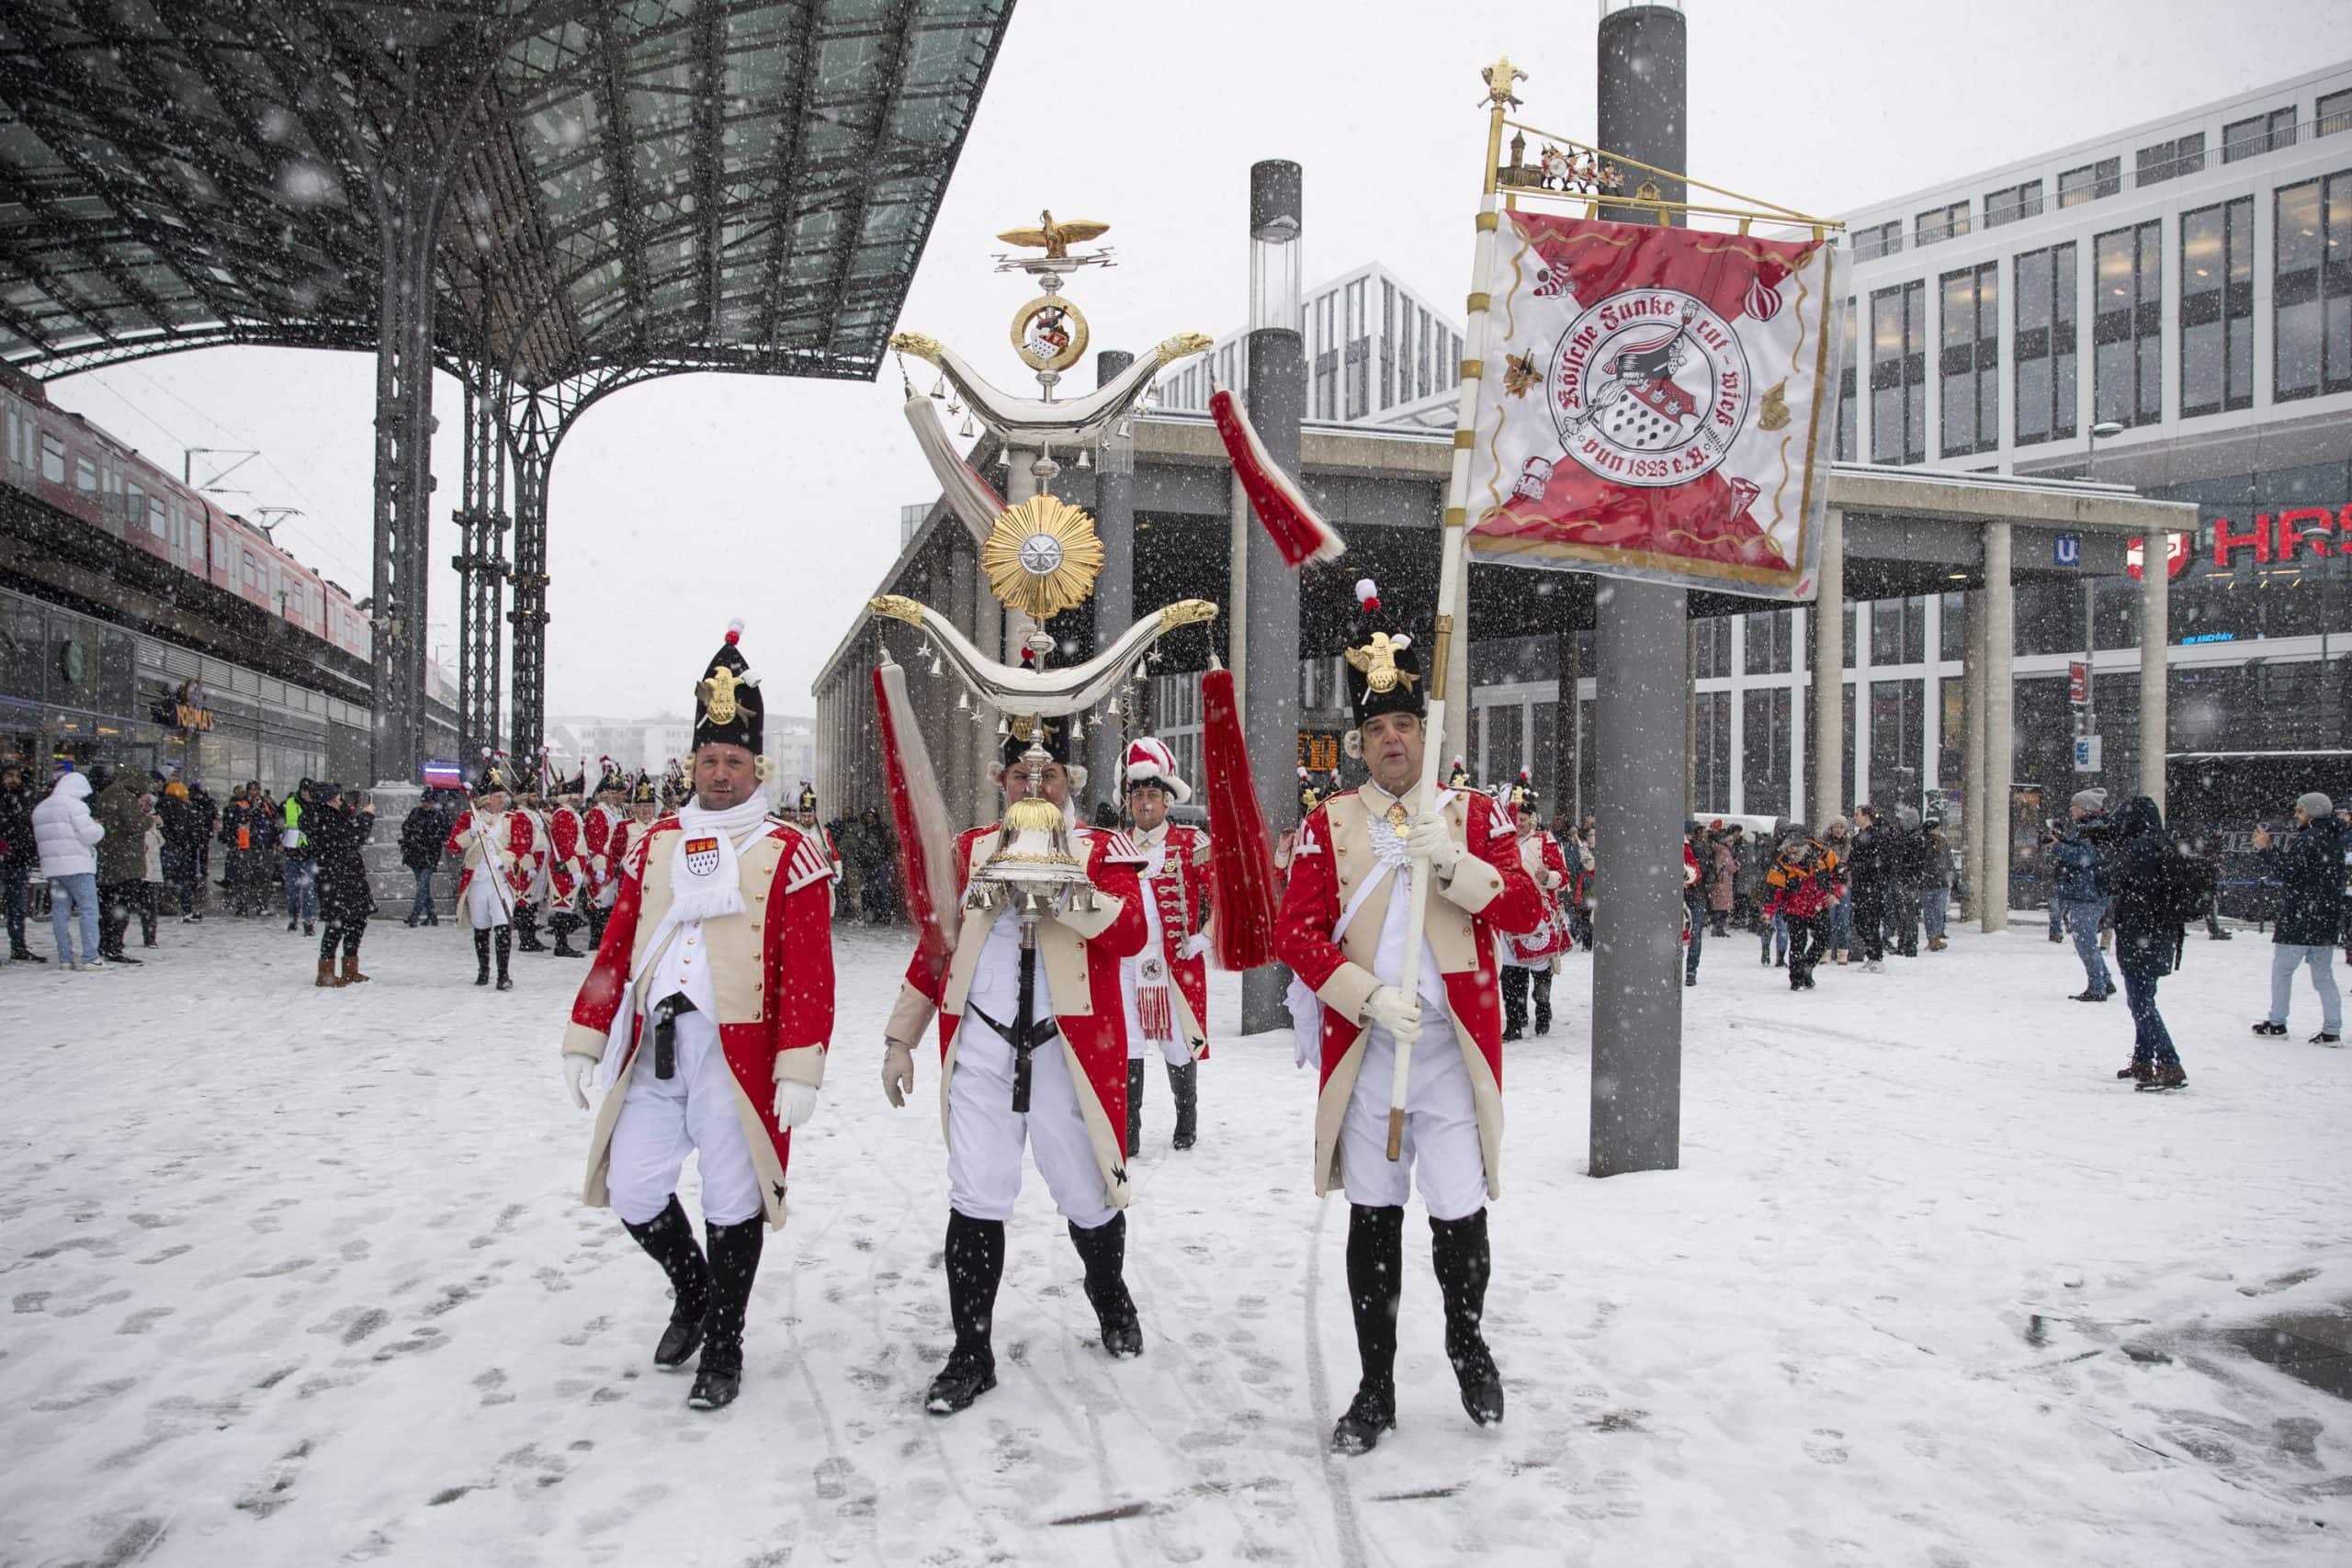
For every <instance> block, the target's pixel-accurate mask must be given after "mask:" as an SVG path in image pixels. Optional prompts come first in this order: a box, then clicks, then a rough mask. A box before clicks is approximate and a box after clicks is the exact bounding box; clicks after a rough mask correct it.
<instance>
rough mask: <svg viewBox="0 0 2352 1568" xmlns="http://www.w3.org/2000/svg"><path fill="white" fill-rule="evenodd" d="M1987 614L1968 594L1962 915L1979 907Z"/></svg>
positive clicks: (1980, 600)
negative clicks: (1964, 892)
mask: <svg viewBox="0 0 2352 1568" xmlns="http://www.w3.org/2000/svg"><path fill="white" fill-rule="evenodd" d="M1988 614H1990V611H1989V610H1988V608H1987V606H1986V604H1985V591H1984V590H1983V589H1981V588H1979V589H1976V590H1974V591H1973V592H1971V593H1970V594H1969V595H1968V643H1967V650H1966V653H1965V654H1964V656H1963V658H1964V662H1963V664H1962V668H1961V676H1960V680H1961V714H1962V720H1961V724H1962V736H1961V746H1960V791H1961V794H1960V813H1961V829H1960V831H1961V853H1962V861H1963V864H1962V872H1961V878H1962V881H1963V882H1965V883H1966V884H1967V885H1968V903H1967V906H1966V910H1965V912H1966V913H1968V914H1971V915H1978V914H1981V913H1982V912H1983V910H1984V908H1985V822H1986V821H1987V820H1988V818H1986V816H1985V780H1986V778H1987V777H1988V775H1987V774H1986V773H1985V617H1986V615H1988Z"/></svg>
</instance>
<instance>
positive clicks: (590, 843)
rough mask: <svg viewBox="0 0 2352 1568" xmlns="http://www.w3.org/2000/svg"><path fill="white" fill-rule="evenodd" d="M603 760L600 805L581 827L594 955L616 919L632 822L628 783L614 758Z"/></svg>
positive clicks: (598, 794) (589, 812)
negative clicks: (625, 833)
mask: <svg viewBox="0 0 2352 1568" xmlns="http://www.w3.org/2000/svg"><path fill="white" fill-rule="evenodd" d="M603 761H604V769H605V771H604V774H603V776H602V777H600V778H599V779H598V780H597V781H596V804H595V805H594V806H592V807H589V808H588V809H587V811H586V812H584V813H582V825H581V842H582V846H583V848H584V851H585V853H584V854H583V856H582V859H583V860H584V862H585V863H586V865H587V868H588V894H587V899H586V910H585V912H586V914H587V917H588V948H589V951H590V952H592V953H593V952H594V951H595V950H596V949H597V948H598V947H601V946H603V945H604V941H605V920H607V919H610V918H611V916H612V913H613V901H614V900H615V899H616V898H617V897H620V886H621V866H620V852H621V850H622V848H623V843H622V835H621V829H622V827H623V825H624V824H626V823H627V822H628V810H627V807H628V779H626V778H624V777H622V776H621V772H620V770H619V769H618V768H616V767H614V766H613V760H612V759H611V758H610V757H606V758H605V759H604V760H603Z"/></svg>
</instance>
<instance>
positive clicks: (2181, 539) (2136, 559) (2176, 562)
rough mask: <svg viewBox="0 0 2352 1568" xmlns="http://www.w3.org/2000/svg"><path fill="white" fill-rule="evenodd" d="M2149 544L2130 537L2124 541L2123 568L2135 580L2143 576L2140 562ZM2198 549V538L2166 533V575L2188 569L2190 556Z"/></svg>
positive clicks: (2176, 575) (2171, 575) (2176, 574)
mask: <svg viewBox="0 0 2352 1568" xmlns="http://www.w3.org/2000/svg"><path fill="white" fill-rule="evenodd" d="M2147 545H2148V541H2147V540H2145V539H2129V540H2126V541H2125V542H2124V546H2123V570H2125V571H2128V572H2130V573H2131V577H2132V579H2133V581H2138V580H2139V578H2140V577H2141V576H2142V572H2141V570H2140V562H2141V560H2142V558H2143V557H2145V556H2146V554H2147ZM2196 549H2197V540H2196V538H2195V537H2194V536H2191V535H2188V534H2166V535H2165V576H2166V577H2178V576H2179V575H2180V574H2181V573H2182V572H2184V571H2186V570H2188V558H2189V557H2190V556H2191V555H2192V554H2194V553H2195V552H2196Z"/></svg>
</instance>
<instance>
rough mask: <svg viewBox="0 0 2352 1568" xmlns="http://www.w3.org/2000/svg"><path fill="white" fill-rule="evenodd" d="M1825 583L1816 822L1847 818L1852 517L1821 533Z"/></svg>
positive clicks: (1818, 668) (1816, 687)
mask: <svg viewBox="0 0 2352 1568" xmlns="http://www.w3.org/2000/svg"><path fill="white" fill-rule="evenodd" d="M1815 575H1816V576H1817V577H1818V578H1819V579H1820V582H1821V586H1820V588H1819V589H1818V590H1817V591H1816V592H1815V596H1814V601H1813V697H1812V704H1811V706H1812V708H1813V779H1814V784H1813V792H1814V799H1813V801H1812V803H1811V804H1812V807H1813V821H1814V825H1815V827H1819V826H1822V825H1823V824H1825V823H1826V822H1827V821H1828V820H1829V819H1830V818H1833V817H1843V816H1844V815H1845V814H1846V514H1845V513H1842V512H1839V511H1838V510H1837V509H1836V508H1834V507H1833V508H1831V509H1830V510H1829V511H1828V512H1827V513H1825V514H1824V521H1823V523H1822V527H1821V570H1819V571H1818V572H1817V573H1816V574H1815Z"/></svg>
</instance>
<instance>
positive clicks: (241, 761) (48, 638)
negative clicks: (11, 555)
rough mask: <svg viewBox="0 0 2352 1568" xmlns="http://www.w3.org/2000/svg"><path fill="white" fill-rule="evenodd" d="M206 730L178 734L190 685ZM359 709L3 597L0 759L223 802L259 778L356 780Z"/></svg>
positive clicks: (362, 745)
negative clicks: (105, 775)
mask: <svg viewBox="0 0 2352 1568" xmlns="http://www.w3.org/2000/svg"><path fill="white" fill-rule="evenodd" d="M187 682H198V683H199V684H200V685H201V687H202V697H203V706H204V709H205V711H207V712H208V713H209V715H210V727H209V728H181V727H180V726H179V724H178V722H177V719H178V716H179V713H178V705H179V703H180V701H181V699H182V695H183V691H184V688H185V686H186V683H187ZM368 731H369V716H368V711H367V710H366V709H365V708H361V707H357V706H355V705H352V704H349V703H345V702H343V701H341V700H339V699H337V698H334V697H329V696H326V695H323V694H320V693H318V692H313V691H310V690H308V689H306V688H304V687H301V686H297V685H293V684H291V683H289V682H284V681H280V680H277V679H275V678H273V677H271V676H267V675H263V674H260V673H257V672H256V671H252V670H248V669H245V668H244V667H243V666H241V665H233V664H230V663H227V662H225V661H223V660H218V659H213V658H209V657H207V656H205V655H201V654H198V653H194V652H191V651H189V650H188V649H183V648H180V647H177V646H176V645H174V644H170V643H164V642H159V641H157V640H156V639H154V638H153V637H147V636H145V635H143V634H141V633H138V632H132V631H128V630H125V629H124V628H122V627H120V626H111V625H108V624H107V623H106V622H103V621H100V620H97V619H96V618H95V617H92V616H89V615H81V614H79V613H77V612H75V611H72V610H65V609H60V608H58V607H57V606H55V605H51V604H43V603H41V602H40V600H37V599H31V598H28V597H26V596H25V595H23V594H20V593H16V592H7V591H0V752H13V753H16V754H17V755H20V756H23V757H26V758H28V759H32V760H35V761H40V760H42V759H49V760H55V761H73V762H74V764H75V765H76V766H77V767H84V768H86V767H88V766H90V765H91V764H93V763H99V762H103V763H106V764H108V765H110V766H122V765H127V766H130V767H133V768H136V769H139V770H140V771H141V772H145V771H149V770H153V769H157V768H163V769H164V770H165V771H167V772H176V773H178V774H179V776H181V777H183V778H187V779H190V780H193V781H200V782H202V783H203V784H205V785H206V786H207V787H208V788H209V789H210V790H211V791H212V792H213V794H214V795H218V796H220V798H223V799H225V798H227V795H228V791H229V789H230V788H231V787H232V786H234V785H236V784H242V783H243V782H245V781H246V780H248V779H259V780H260V781H261V782H262V783H263V784H267V785H269V786H270V788H271V790H272V792H273V793H277V794H282V793H283V792H284V791H285V790H287V789H290V788H291V787H293V785H294V784H297V783H298V782H300V780H302V779H305V778H314V779H315V778H350V779H364V778H366V777H367V775H368Z"/></svg>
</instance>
